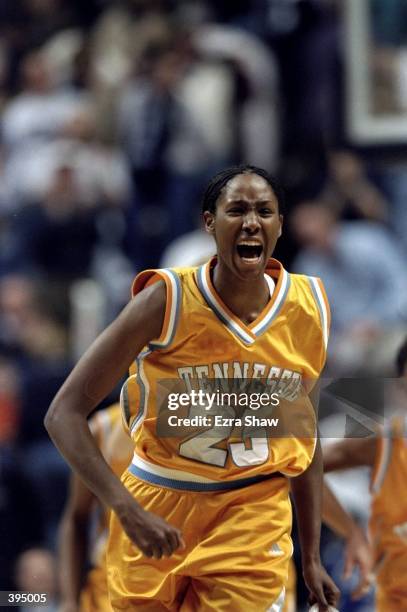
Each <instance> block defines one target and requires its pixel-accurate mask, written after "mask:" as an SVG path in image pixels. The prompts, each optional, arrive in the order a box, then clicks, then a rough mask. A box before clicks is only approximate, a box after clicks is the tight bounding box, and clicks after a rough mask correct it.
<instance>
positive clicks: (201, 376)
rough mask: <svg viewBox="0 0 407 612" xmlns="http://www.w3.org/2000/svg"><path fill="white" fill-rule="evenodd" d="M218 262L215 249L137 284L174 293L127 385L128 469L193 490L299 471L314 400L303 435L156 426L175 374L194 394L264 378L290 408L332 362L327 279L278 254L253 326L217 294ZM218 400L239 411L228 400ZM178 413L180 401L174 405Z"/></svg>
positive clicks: (309, 443)
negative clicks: (293, 267)
mask: <svg viewBox="0 0 407 612" xmlns="http://www.w3.org/2000/svg"><path fill="white" fill-rule="evenodd" d="M215 263H216V258H213V259H212V260H211V261H209V262H207V263H206V264H204V265H203V266H201V267H199V268H180V269H162V270H147V271H145V272H142V273H141V274H139V275H138V276H137V278H136V279H135V282H134V285H133V295H136V294H137V293H139V292H140V291H141V290H142V289H143V288H144V287H146V286H147V285H149V284H151V283H154V282H157V281H159V280H162V281H164V282H165V286H166V293H167V303H166V310H165V318H164V324H163V329H162V332H161V335H160V337H159V338H157V339H156V340H154V341H153V342H151V343H150V344H149V345H148V346H146V347H144V350H143V351H142V352H141V353H140V355H139V356H138V357H137V359H136V361H135V363H134V364H133V365H132V367H131V368H130V377H129V378H128V379H127V381H126V383H125V385H124V386H123V389H122V394H121V403H122V409H123V413H124V419H125V421H126V423H127V425H128V428H129V431H130V433H131V436H132V438H133V440H134V442H135V454H134V458H133V462H132V465H131V466H130V468H129V469H130V471H131V472H132V473H133V474H134V475H136V476H138V477H139V478H141V479H142V480H146V481H148V482H150V483H153V484H159V485H162V486H168V487H172V488H179V489H187V490H188V489H190V490H195V491H200V490H202V491H216V490H221V489H228V488H238V487H240V486H245V485H247V484H251V483H254V482H258V481H259V480H262V479H264V478H265V477H267V476H269V475H270V474H272V473H274V472H280V473H283V474H285V475H288V476H295V475H297V474H300V473H301V472H302V471H304V470H305V469H306V468H307V466H308V465H309V463H310V461H311V460H312V456H313V452H314V447H315V417H314V413H313V408H312V406H311V403H310V402H309V400H307V401H306V402H305V404H304V406H303V408H302V410H303V411H305V412H306V413H307V417H310V420H312V427H311V430H310V432H311V433H310V435H306V436H304V437H296V436H293V435H291V436H287V437H282V438H279V437H274V438H273V437H272V438H266V437H263V436H262V435H261V433H260V434H259V433H258V430H257V433H255V434H253V431H252V433H251V434H250V432H248V430H247V429H246V430H245V428H244V426H242V430H241V431H240V433H239V432H236V429H235V428H231V430H230V432H228V430H227V427H226V428H223V429H222V432H221V433H219V432H216V431H215V430H213V429H211V428H210V427H209V428H208V427H206V430H204V432H202V429H201V430H200V431H195V430H192V429H190V430H187V429H185V431H184V432H183V434H182V435H181V434H180V435H168V436H164V435H158V434H157V424H158V421H159V411H160V410H161V409H162V408H163V407H164V408H165V405H166V403H167V405H168V389H169V388H170V387H171V384H170V383H171V382H172V381H173V382H174V386H173V388H174V389H175V388H176V389H178V390H179V389H181V390H182V391H185V392H186V393H191V390H194V389H201V390H205V392H207V391H208V390H212V391H213V390H214V389H215V388H216V389H217V390H218V391H219V389H228V384H229V385H230V381H232V382H233V381H234V382H233V384H237V386H239V384H240V383H242V381H247V380H250V381H253V380H257V379H259V380H261V382H262V384H264V385H265V387H263V389H264V388H265V389H267V390H268V392H270V394H271V393H272V392H276V393H278V394H279V396H280V397H281V398H284V402H285V404H284V410H285V413H286V414H290V411H291V410H293V411H294V407H293V406H294V402H293V401H292V399H293V397H295V396H296V393H297V394H298V389H299V388H301V389H303V388H304V386H307V385H309V384H311V385H312V382H311V381H315V379H317V378H318V376H319V374H320V372H321V370H322V368H323V366H324V363H325V358H326V346H327V339H328V330H329V306H328V303H327V300H326V296H325V292H324V289H323V286H322V283H321V281H320V280H319V279H317V278H312V277H306V276H301V275H294V274H289V273H288V272H287V271H286V270H284V268H283V266H282V265H281V264H280V263H279V262H278V261H276V260H274V259H270V260H269V263H268V266H267V270H266V274H265V278H266V280H267V282H268V284H269V288H270V296H271V297H270V300H269V302H268V304H267V305H266V307H265V308H264V310H263V311H262V312H261V313H260V315H259V316H258V317H257V319H256V320H255V321H253V322H252V323H251V324H250V325H246V324H244V323H243V322H242V321H241V320H239V319H238V318H237V317H236V316H235V315H234V314H233V313H232V312H231V311H230V310H229V309H228V307H227V306H226V305H225V304H224V303H223V302H222V300H221V299H220V297H219V295H218V294H217V292H216V290H215V288H214V286H213V283H212V280H211V270H212V268H213V266H214V265H215ZM218 409H220V410H221V411H222V410H223V411H224V413H225V414H230V411H231V409H230V407H228V406H226V407H225V406H222V407H221V408H219V405H218ZM232 412H233V411H232ZM180 413H181V411H177V410H176V409H174V411H173V412H172V413H171V414H172V415H174V416H176V415H177V414H180ZM247 413H251V414H253V415H255V414H260V413H261V411H259V412H258V413H256V412H255V411H253V410H251V408H250V409H249V408H248V409H247V410H246V412H245V415H244V419H243V422H246V420H248V419H246V417H247ZM192 414H193V413H192V412H191V411H190V412H189V416H191V415H192ZM293 414H294V412H293ZM301 418H302V415H300V419H299V420H301ZM260 429H261V427H260ZM261 431H263V432H264V430H261ZM228 433H229V434H230V435H228ZM239 436H240V437H239Z"/></svg>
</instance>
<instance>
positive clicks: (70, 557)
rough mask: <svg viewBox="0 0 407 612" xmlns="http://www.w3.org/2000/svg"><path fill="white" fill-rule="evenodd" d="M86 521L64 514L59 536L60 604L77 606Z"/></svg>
mask: <svg viewBox="0 0 407 612" xmlns="http://www.w3.org/2000/svg"><path fill="white" fill-rule="evenodd" d="M87 535H88V534H87V521H86V520H81V519H80V518H79V517H75V516H73V515H72V514H71V513H67V514H65V516H64V517H63V519H62V524H61V529H60V534H59V551H58V557H59V567H58V577H59V588H60V595H61V604H62V605H64V606H66V605H72V606H77V605H78V603H79V594H80V591H81V588H82V582H83V577H84V574H85V565H86V550H87V545H86V544H87Z"/></svg>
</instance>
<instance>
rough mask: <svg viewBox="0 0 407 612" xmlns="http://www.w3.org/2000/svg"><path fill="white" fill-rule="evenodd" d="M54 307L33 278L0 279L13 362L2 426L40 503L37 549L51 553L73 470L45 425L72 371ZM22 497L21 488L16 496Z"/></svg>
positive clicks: (0, 322)
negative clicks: (51, 405)
mask: <svg viewBox="0 0 407 612" xmlns="http://www.w3.org/2000/svg"><path fill="white" fill-rule="evenodd" d="M50 302H51V296H50V292H48V293H47V292H46V293H45V294H44V295H41V291H40V287H39V285H38V284H36V283H35V282H34V281H33V280H32V279H28V278H25V277H22V276H20V277H19V276H13V277H7V278H3V279H1V282H0V333H1V347H2V350H3V353H7V354H8V355H10V357H9V360H8V361H7V362H5V363H4V365H3V367H2V368H0V384H1V387H0V388H1V391H2V394H1V401H2V406H0V407H3V408H4V409H5V410H4V411H2V415H1V416H2V418H3V421H1V420H0V425H1V423H2V424H3V433H4V432H6V431H9V430H10V429H11V426H13V427H14V429H13V439H12V442H13V446H14V451H13V452H15V453H16V452H17V451H21V457H22V458H23V461H21V464H20V463H18V464H17V465H16V468H15V469H16V470H17V471H18V475H19V478H21V482H22V483H24V484H21V486H22V487H23V489H24V488H25V486H27V490H29V491H30V495H32V497H33V498H34V499H35V500H38V501H37V502H36V503H37V504H38V507H37V508H36V516H39V520H38V525H40V526H41V538H39V539H38V540H37V541H36V542H35V544H36V545H41V543H42V544H46V545H47V546H48V547H50V548H52V546H53V544H54V537H55V531H56V528H57V523H58V521H59V517H60V513H61V511H62V507H63V503H64V497H65V492H66V484H67V477H68V470H67V467H66V465H65V463H64V462H63V461H61V458H60V456H59V454H58V453H57V452H55V448H54V446H53V445H52V444H50V441H49V439H48V437H47V435H46V432H45V430H44V428H43V426H42V420H43V418H44V415H45V412H46V410H47V408H48V405H49V403H50V401H51V399H52V397H53V395H54V394H55V392H56V390H57V389H58V387H59V386H60V384H61V382H62V380H64V378H65V377H66V375H67V373H68V371H69V362H68V358H67V338H66V330H65V329H64V327H63V324H62V322H61V321H60V320H59V316H57V313H56V312H52V309H51V308H50ZM6 409H7V413H8V415H9V416H8V418H6V414H5V413H6ZM0 438H1V436H0ZM16 486H17V485H16ZM18 492H19V489H18V490H17V492H16V493H14V492H13V495H17V493H18ZM10 503H11V502H10ZM33 503H34V502H33ZM23 512H24V509H23V508H22V509H21V513H23ZM20 518H21V517H20ZM25 522H27V520H26V521H25Z"/></svg>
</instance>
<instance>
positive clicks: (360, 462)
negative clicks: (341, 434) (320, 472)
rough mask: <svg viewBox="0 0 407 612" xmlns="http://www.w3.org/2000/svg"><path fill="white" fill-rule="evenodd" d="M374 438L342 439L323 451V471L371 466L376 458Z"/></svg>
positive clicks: (375, 441) (375, 440)
mask: <svg viewBox="0 0 407 612" xmlns="http://www.w3.org/2000/svg"><path fill="white" fill-rule="evenodd" d="M376 445H377V439H376V437H369V438H344V439H343V440H340V441H339V442H334V443H333V444H328V445H327V446H325V447H324V449H323V457H324V471H325V472H331V471H334V470H344V469H347V468H352V467H360V466H373V464H374V461H375V456H376Z"/></svg>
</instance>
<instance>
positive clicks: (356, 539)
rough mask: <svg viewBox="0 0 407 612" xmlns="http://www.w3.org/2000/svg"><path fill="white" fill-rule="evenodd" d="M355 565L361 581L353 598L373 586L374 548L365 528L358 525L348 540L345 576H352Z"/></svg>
mask: <svg viewBox="0 0 407 612" xmlns="http://www.w3.org/2000/svg"><path fill="white" fill-rule="evenodd" d="M355 567H358V569H359V582H358V585H357V587H356V588H355V590H354V591H353V592H352V599H353V600H355V599H360V598H361V597H363V595H365V594H366V593H367V592H368V591H369V589H370V587H371V586H372V569H373V556H372V549H371V546H370V544H369V541H368V539H367V537H366V535H365V532H364V531H363V529H361V528H360V527H359V526H358V525H357V526H356V527H355V529H353V530H352V532H351V534H350V535H349V537H348V538H347V540H346V546H345V566H344V571H343V577H344V578H345V580H346V579H348V578H350V576H351V575H352V572H353V570H354V568H355Z"/></svg>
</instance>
